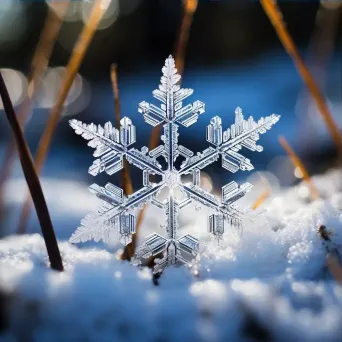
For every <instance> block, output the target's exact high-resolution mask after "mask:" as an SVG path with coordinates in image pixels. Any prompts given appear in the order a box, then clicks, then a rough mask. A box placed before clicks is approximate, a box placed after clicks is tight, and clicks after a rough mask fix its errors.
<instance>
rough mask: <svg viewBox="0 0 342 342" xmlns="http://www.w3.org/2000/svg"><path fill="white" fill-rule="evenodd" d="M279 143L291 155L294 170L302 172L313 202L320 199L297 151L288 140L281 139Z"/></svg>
mask: <svg viewBox="0 0 342 342" xmlns="http://www.w3.org/2000/svg"><path fill="white" fill-rule="evenodd" d="M279 142H280V144H281V146H282V147H283V148H284V150H285V151H286V152H287V154H288V155H289V157H290V160H291V162H292V165H293V167H294V168H296V167H298V168H299V170H300V171H301V173H302V175H303V180H304V182H305V183H306V184H307V185H308V187H309V189H310V193H311V198H312V200H316V199H318V198H319V193H318V191H317V189H316V187H315V186H314V184H313V183H312V180H311V177H310V175H309V172H308V171H307V170H306V168H305V166H304V164H303V163H302V161H301V160H300V158H299V157H298V156H297V154H296V153H295V151H294V150H293V149H292V147H291V146H290V145H289V143H288V142H287V140H286V139H285V138H284V137H279Z"/></svg>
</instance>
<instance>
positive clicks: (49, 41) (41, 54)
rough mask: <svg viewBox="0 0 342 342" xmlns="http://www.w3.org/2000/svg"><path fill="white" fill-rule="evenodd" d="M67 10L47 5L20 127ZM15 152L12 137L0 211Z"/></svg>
mask: <svg viewBox="0 0 342 342" xmlns="http://www.w3.org/2000/svg"><path fill="white" fill-rule="evenodd" d="M67 9H68V1H59V0H54V1H52V2H51V3H50V5H49V9H48V15H47V17H46V20H45V23H44V28H43V30H42V33H41V35H40V38H39V42H38V45H37V48H36V50H35V53H34V56H33V58H32V63H31V71H30V74H29V76H28V92H29V93H28V94H27V95H26V97H25V99H24V101H23V102H22V104H21V105H20V107H19V110H18V112H19V114H18V120H19V123H20V124H21V125H22V126H25V124H26V122H27V121H28V118H29V116H30V113H31V111H32V105H33V103H34V101H35V99H36V97H37V93H38V90H39V89H40V87H41V84H42V80H43V77H44V74H45V71H46V69H47V67H48V65H49V60H50V57H51V54H52V51H53V48H54V46H55V42H56V39H57V37H58V34H59V32H60V29H61V27H62V24H63V19H64V16H65V13H66V11H67ZM56 10H58V14H57V13H56ZM16 152H17V150H16V148H15V138H14V137H12V138H11V139H10V142H9V143H8V145H7V147H6V150H5V156H4V161H3V164H2V167H1V169H0V211H1V210H3V208H4V205H5V204H4V196H5V194H4V191H5V184H6V182H7V180H8V179H9V177H10V175H11V170H12V168H13V165H14V162H15V160H16ZM0 216H1V215H0Z"/></svg>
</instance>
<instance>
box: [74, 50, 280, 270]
mask: <svg viewBox="0 0 342 342" xmlns="http://www.w3.org/2000/svg"><path fill="white" fill-rule="evenodd" d="M162 72H163V75H162V77H161V81H160V85H159V88H158V89H156V90H154V91H153V96H154V97H155V98H156V99H157V100H159V101H160V102H161V105H160V107H157V106H155V105H153V104H150V103H147V102H145V101H143V102H141V103H140V104H139V109H138V110H139V112H140V113H142V114H143V116H144V119H145V121H146V122H147V123H148V124H150V125H152V126H157V125H159V124H163V135H162V136H161V140H162V141H163V144H162V145H159V146H158V147H156V148H154V149H153V150H151V151H149V150H148V148H147V147H143V148H142V149H141V150H138V149H136V148H134V147H131V145H132V144H133V143H134V142H135V140H136V129H135V126H134V125H133V124H132V121H131V120H130V119H129V118H127V117H124V118H123V119H122V120H121V121H120V124H121V125H120V129H119V130H118V129H116V128H115V127H113V126H112V124H111V123H110V122H107V123H106V124H105V125H104V127H102V126H100V125H99V126H96V125H94V124H93V123H91V124H89V125H88V124H85V123H82V122H81V121H78V120H71V121H70V126H71V127H72V128H73V129H74V130H75V132H76V134H79V135H82V137H83V138H85V139H86V140H89V143H88V145H89V146H91V147H93V148H95V152H94V157H96V158H97V159H95V161H94V162H93V165H92V166H90V168H89V173H90V174H91V175H93V176H96V175H97V174H99V173H101V172H106V173H107V174H108V175H112V174H114V173H115V172H117V171H119V170H121V169H122V167H123V158H126V160H127V161H128V162H129V163H131V164H133V165H135V166H136V167H138V168H139V169H141V170H143V184H144V186H143V188H142V189H140V190H138V191H136V192H134V193H133V194H132V195H129V196H127V197H126V196H124V194H123V191H122V189H121V188H119V187H117V186H115V185H113V184H111V183H108V184H107V185H105V187H101V186H99V185H97V184H93V185H91V186H90V188H89V189H90V191H91V192H93V193H94V194H96V196H97V197H98V198H100V199H101V201H102V205H101V206H100V208H98V210H97V211H95V212H93V213H91V214H88V215H87V216H86V217H85V218H84V219H83V220H82V221H81V227H79V228H78V229H77V230H76V232H75V233H74V234H73V235H72V236H71V238H70V241H71V242H73V243H77V242H84V241H87V240H91V239H93V240H95V241H99V240H103V241H108V239H109V238H110V236H111V234H112V233H113V232H114V231H116V232H118V233H119V234H120V236H121V240H122V242H123V243H124V244H128V243H129V242H130V241H131V236H132V234H134V233H135V229H136V228H135V216H134V215H133V214H132V209H134V208H141V207H142V206H143V205H144V204H145V203H147V202H149V203H151V204H153V205H155V206H157V207H159V208H162V209H163V210H164V211H165V213H166V224H165V230H166V237H163V236H161V235H159V234H157V233H154V234H151V235H149V236H148V237H146V239H145V241H144V243H143V244H142V246H140V247H139V248H138V250H137V252H136V255H135V257H136V259H137V260H143V259H147V258H150V257H152V256H153V257H156V259H155V260H156V264H155V268H154V272H155V273H157V272H161V271H162V270H163V269H164V268H165V267H167V266H170V265H181V264H187V263H189V262H190V261H191V260H192V259H193V258H194V257H195V256H196V254H197V252H198V248H199V241H198V239H196V238H195V237H193V236H191V235H185V236H181V237H178V236H177V230H178V226H179V225H178V213H179V211H180V210H182V209H183V208H184V207H186V206H188V205H189V204H191V203H195V204H197V205H201V206H202V205H203V206H206V207H208V208H210V209H211V210H212V211H213V214H211V215H210V216H209V220H208V230H209V232H210V233H211V234H213V235H214V236H215V237H216V238H217V239H220V238H221V237H222V235H223V234H224V232H225V225H227V224H229V225H231V226H239V225H240V224H241V222H242V217H243V214H244V211H242V210H241V209H239V207H238V206H237V205H236V204H235V202H236V201H237V200H238V199H239V198H241V197H243V196H244V195H245V194H246V193H247V192H248V191H249V190H250V189H251V187H252V185H251V184H249V183H244V184H242V185H238V184H237V183H236V182H234V181H232V182H230V183H229V184H227V185H225V186H224V187H223V188H222V198H221V200H219V199H218V198H217V197H216V196H214V195H212V194H211V193H209V192H208V191H206V190H204V189H202V188H201V187H200V171H201V170H202V169H203V168H205V167H206V166H208V165H210V164H212V163H213V162H215V161H216V160H218V159H219V157H220V156H221V160H222V167H223V168H225V169H227V170H228V171H230V172H232V173H234V172H236V171H238V170H248V171H249V170H252V169H253V165H252V164H251V162H250V160H249V159H247V158H245V157H244V156H243V155H241V154H240V153H239V151H240V150H241V148H242V147H246V148H248V149H249V150H252V151H257V152H261V151H262V147H261V146H260V145H257V144H256V142H257V141H258V140H259V135H260V134H263V133H265V132H266V131H267V130H268V129H270V128H271V126H272V125H273V124H274V123H276V122H277V121H278V120H279V117H280V116H279V115H275V114H272V115H270V116H268V117H266V118H261V119H260V120H259V121H258V122H256V121H254V119H253V118H252V117H249V118H248V119H247V120H245V119H244V117H243V114H242V111H241V109H240V108H237V109H236V111H235V123H234V124H232V125H231V126H230V128H228V129H227V130H225V131H223V128H222V120H221V118H220V117H218V116H215V117H214V118H212V119H211V120H210V123H209V125H208V126H207V141H208V142H209V143H210V144H211V145H212V146H210V147H208V148H206V149H205V150H204V151H202V152H199V153H197V154H196V155H195V154H194V153H193V152H192V151H190V150H189V149H187V148H186V147H184V146H182V145H179V144H178V135H179V134H178V127H179V125H183V126H185V127H189V126H191V125H192V124H194V123H196V122H197V120H198V116H199V115H200V114H203V113H204V111H205V106H204V103H202V102H200V101H195V102H194V103H192V104H188V105H186V106H184V107H183V105H182V101H183V100H184V99H186V98H187V97H189V96H190V95H192V93H193V90H192V89H183V88H180V86H179V84H178V82H179V80H180V78H181V77H180V75H178V74H177V70H176V68H175V62H174V59H173V58H172V56H170V57H169V58H167V59H166V61H165V65H164V67H163V68H162ZM159 157H163V158H164V159H165V160H166V164H167V167H165V168H163V167H162V166H161V165H160V163H159V162H158V158H159ZM178 157H183V159H184V161H183V163H182V164H181V166H180V167H179V168H177V167H176V166H175V161H176V159H177V158H178ZM188 174H190V175H191V176H192V181H191V182H190V185H189V184H188V183H183V182H182V180H181V176H183V175H188ZM150 175H159V176H161V181H160V182H157V183H155V182H152V181H150ZM165 187H167V188H168V196H167V198H166V199H165V200H160V199H158V194H159V193H160V191H161V190H162V189H163V188H165ZM177 191H178V192H179V191H180V192H181V193H182V195H183V196H182V199H179V196H177V195H176V193H177Z"/></svg>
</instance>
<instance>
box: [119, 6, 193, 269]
mask: <svg viewBox="0 0 342 342" xmlns="http://www.w3.org/2000/svg"><path fill="white" fill-rule="evenodd" d="M183 3H184V15H183V19H182V23H181V26H180V30H179V35H178V39H177V43H176V47H175V64H176V68H177V70H178V73H179V74H180V75H182V74H183V69H184V59H185V50H186V46H187V44H188V40H189V35H190V29H191V24H192V21H193V16H194V13H195V12H196V9H197V4H198V0H184V2H183ZM160 132H161V126H160V125H159V126H156V127H154V128H153V129H152V133H151V138H150V141H149V145H148V147H149V150H150V151H151V150H153V149H154V148H156V147H157V146H158V143H159V139H160ZM146 208H147V205H144V207H143V208H142V209H141V210H140V211H139V214H138V218H137V224H136V233H135V234H133V236H132V243H131V244H129V245H127V246H126V247H125V249H124V251H123V253H122V257H121V258H122V259H123V260H130V259H131V258H132V257H133V255H134V252H135V248H136V243H137V236H138V234H139V230H140V226H141V224H142V222H143V219H144V216H145V211H146ZM152 264H153V263H152Z"/></svg>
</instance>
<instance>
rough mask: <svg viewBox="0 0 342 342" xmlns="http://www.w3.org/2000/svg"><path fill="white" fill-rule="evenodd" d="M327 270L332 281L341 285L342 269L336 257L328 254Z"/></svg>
mask: <svg viewBox="0 0 342 342" xmlns="http://www.w3.org/2000/svg"><path fill="white" fill-rule="evenodd" d="M326 262H327V266H328V269H329V271H330V273H331V275H332V276H333V277H334V279H335V280H336V281H337V282H338V283H339V284H340V285H342V267H341V265H340V263H339V261H338V258H337V256H336V255H334V254H331V253H329V254H328V255H327V257H326Z"/></svg>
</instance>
